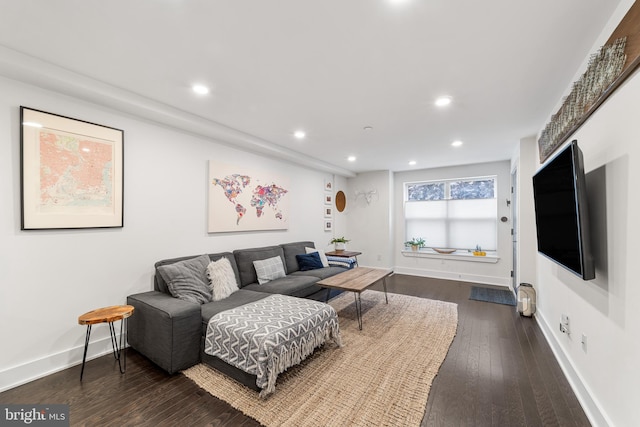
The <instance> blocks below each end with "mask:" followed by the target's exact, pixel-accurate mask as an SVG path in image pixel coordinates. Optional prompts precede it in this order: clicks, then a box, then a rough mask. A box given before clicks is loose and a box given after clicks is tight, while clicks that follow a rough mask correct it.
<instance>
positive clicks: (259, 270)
mask: <svg viewBox="0 0 640 427" xmlns="http://www.w3.org/2000/svg"><path fill="white" fill-rule="evenodd" d="M253 266H254V267H255V269H256V275H257V276H258V283H259V284H261V285H264V284H265V283H267V282H270V281H272V280H275V279H279V278H280V277H284V276H286V274H285V272H284V265H283V264H282V258H280V257H279V256H274V257H273V258H267V259H263V260H259V261H253Z"/></svg>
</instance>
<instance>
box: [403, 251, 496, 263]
mask: <svg viewBox="0 0 640 427" xmlns="http://www.w3.org/2000/svg"><path fill="white" fill-rule="evenodd" d="M400 252H401V253H402V256H405V257H414V258H438V259H449V260H454V261H463V262H489V263H492V264H496V263H497V262H498V261H500V257H499V256H498V255H495V254H491V253H488V254H487V255H485V256H476V255H473V254H472V253H469V252H455V253H452V254H439V253H438V252H436V251H434V250H432V249H419V250H417V251H412V250H402V251H400Z"/></svg>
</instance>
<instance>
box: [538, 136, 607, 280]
mask: <svg viewBox="0 0 640 427" xmlns="http://www.w3.org/2000/svg"><path fill="white" fill-rule="evenodd" d="M533 196H534V200H535V210H536V232H537V237H538V252H540V253H541V254H542V255H544V256H545V257H547V258H549V259H550V260H552V261H554V262H556V263H558V264H560V265H561V266H563V267H565V268H566V269H568V270H569V271H571V272H572V273H574V274H576V275H578V276H579V277H581V278H582V279H583V280H591V279H594V278H595V277H596V273H595V266H594V263H593V257H592V256H591V248H590V238H589V214H588V208H587V191H586V187H585V173H584V164H583V160H582V151H580V148H579V147H578V142H577V141H576V140H574V141H571V143H570V144H569V145H567V146H566V147H565V148H564V149H563V150H562V151H560V152H559V153H558V154H556V155H555V156H554V157H553V158H552V159H551V160H550V161H549V162H548V163H546V164H545V165H544V166H543V167H542V168H541V169H540V170H539V171H538V172H537V173H536V174H535V175H534V176H533Z"/></svg>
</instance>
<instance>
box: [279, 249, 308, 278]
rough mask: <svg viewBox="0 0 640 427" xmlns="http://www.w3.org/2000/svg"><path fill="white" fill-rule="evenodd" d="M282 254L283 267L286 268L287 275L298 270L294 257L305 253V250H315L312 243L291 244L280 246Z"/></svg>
mask: <svg viewBox="0 0 640 427" xmlns="http://www.w3.org/2000/svg"><path fill="white" fill-rule="evenodd" d="M280 246H281V247H282V251H283V253H284V265H285V267H286V271H287V274H291V273H293V272H294V271H298V270H300V267H298V261H297V260H296V255H300V254H305V253H307V252H306V250H305V248H307V247H308V248H315V244H314V243H313V242H291V243H284V244H282V245H280Z"/></svg>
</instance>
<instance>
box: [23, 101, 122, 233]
mask: <svg viewBox="0 0 640 427" xmlns="http://www.w3.org/2000/svg"><path fill="white" fill-rule="evenodd" d="M20 123H21V127H20V144H21V145H20V158H21V170H20V174H21V195H22V199H21V204H22V218H21V229H22V230H41V229H70V228H106V227H122V226H123V218H124V211H123V193H124V175H123V173H124V165H123V161H124V131H122V130H120V129H115V128H111V127H107V126H102V125H98V124H94V123H89V122H85V121H82V120H76V119H72V118H69V117H63V116H59V115H57V114H51V113H46V112H44V111H39V110H34V109H31V108H27V107H20Z"/></svg>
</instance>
